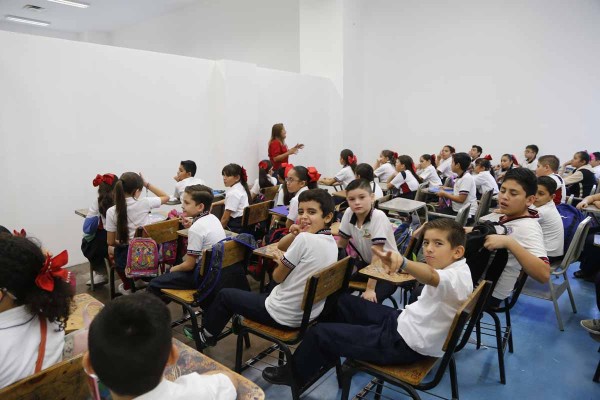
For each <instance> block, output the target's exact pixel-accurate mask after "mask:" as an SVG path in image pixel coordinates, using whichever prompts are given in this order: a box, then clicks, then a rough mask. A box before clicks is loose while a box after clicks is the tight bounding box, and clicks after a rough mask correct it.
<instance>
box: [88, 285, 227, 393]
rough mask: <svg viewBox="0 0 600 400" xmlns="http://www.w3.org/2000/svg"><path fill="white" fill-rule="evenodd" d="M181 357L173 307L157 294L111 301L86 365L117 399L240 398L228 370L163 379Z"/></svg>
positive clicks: (95, 326)
mask: <svg viewBox="0 0 600 400" xmlns="http://www.w3.org/2000/svg"><path fill="white" fill-rule="evenodd" d="M178 357H179V354H178V351H177V348H176V347H175V345H174V344H173V343H172V336H171V314H170V313H169V310H168V308H167V307H166V306H165V304H164V303H163V302H162V301H160V300H159V299H158V298H156V297H155V296H152V295H150V294H146V293H136V294H134V295H132V296H123V297H120V298H117V299H115V300H113V301H111V302H110V303H108V304H107V305H106V307H104V308H103V309H102V310H101V311H100V313H99V314H98V315H97V316H96V317H95V318H94V320H93V321H92V324H91V325H90V329H89V335H88V352H87V353H85V354H84V356H83V367H84V369H85V371H86V372H87V373H88V374H94V375H96V376H97V377H98V379H99V380H100V381H101V382H102V383H104V384H105V385H106V386H107V387H108V388H109V389H110V391H111V394H112V398H113V399H118V400H123V399H134V398H135V399H140V400H141V399H144V400H151V399H199V400H201V399H206V400H208V399H219V400H229V399H231V400H233V399H235V398H236V396H237V394H236V387H237V379H236V377H235V375H234V374H232V373H229V372H226V371H218V372H217V371H212V372H208V373H206V374H203V375H199V374H197V373H196V372H193V373H191V374H188V375H183V376H181V377H179V378H178V379H177V380H175V381H174V382H170V381H167V380H165V379H163V372H164V370H165V367H166V366H168V365H172V364H175V363H176V362H177V358H178Z"/></svg>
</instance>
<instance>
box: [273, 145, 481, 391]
mask: <svg viewBox="0 0 600 400" xmlns="http://www.w3.org/2000/svg"><path fill="white" fill-rule="evenodd" d="M465 154H466V153H465ZM467 157H468V156H467ZM423 232H424V240H423V252H424V254H425V259H426V260H427V264H424V263H420V262H415V261H411V260H408V259H406V258H404V257H403V256H402V255H400V254H398V253H394V252H391V251H388V252H385V251H381V250H380V249H378V248H375V247H374V248H373V253H374V254H375V255H377V256H379V257H380V258H381V259H382V260H383V262H384V264H385V265H386V267H387V268H389V269H390V271H391V272H395V271H398V270H400V271H404V272H408V273H409V274H411V275H412V276H414V277H415V278H416V279H417V280H418V281H419V282H421V283H423V284H425V285H426V286H425V288H424V289H423V292H422V294H421V296H419V298H418V300H417V301H416V302H414V303H412V304H409V305H408V306H406V308H405V309H404V310H396V309H393V308H391V307H386V306H383V305H381V304H374V303H371V302H369V301H362V300H361V299H359V298H357V297H355V296H350V295H344V296H342V297H340V299H339V301H338V307H337V315H336V321H335V322H332V323H319V324H317V325H316V326H314V327H312V328H311V329H309V330H308V331H307V333H306V335H305V336H304V339H303V340H302V342H301V343H300V345H299V346H298V348H297V349H296V351H295V353H294V356H293V358H292V362H293V363H294V367H295V368H294V370H295V374H296V375H295V376H294V378H295V379H296V383H297V384H298V385H299V386H300V387H302V386H303V385H304V384H306V383H307V382H309V381H310V379H311V378H313V377H314V376H315V375H316V374H317V373H318V372H319V370H320V369H321V368H323V367H325V368H330V367H333V366H334V365H335V363H336V361H338V360H339V358H340V357H348V358H353V359H358V360H362V361H367V362H372V363H376V364H379V365H395V364H411V363H414V362H417V361H419V360H422V359H425V358H427V357H442V356H443V355H444V351H443V350H442V348H443V346H444V341H445V340H446V336H447V335H448V331H449V330H450V328H451V326H452V321H453V320H454V317H455V315H456V312H457V310H458V309H459V307H460V306H461V305H462V304H463V303H464V302H465V301H466V300H467V298H468V297H469V295H470V294H471V293H472V292H473V282H472V280H471V272H470V270H469V267H468V266H467V263H466V262H465V259H464V258H463V255H464V252H465V232H464V230H463V229H462V227H461V226H460V225H458V224H457V223H456V222H455V221H453V220H450V219H447V218H444V219H438V220H435V221H430V222H428V223H427V224H426V225H425V226H424V228H423ZM286 371H287V369H286V368H282V367H267V368H265V369H264V371H263V374H262V375H263V378H264V379H265V380H267V381H268V382H271V383H274V384H282V383H284V382H285V381H286V380H287V379H288V377H287V376H286Z"/></svg>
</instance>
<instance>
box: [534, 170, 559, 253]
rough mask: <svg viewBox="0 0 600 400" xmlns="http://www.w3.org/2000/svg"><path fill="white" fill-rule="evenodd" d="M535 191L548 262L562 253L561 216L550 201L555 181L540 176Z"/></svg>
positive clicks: (535, 203) (554, 188)
mask: <svg viewBox="0 0 600 400" xmlns="http://www.w3.org/2000/svg"><path fill="white" fill-rule="evenodd" d="M537 184H538V188H537V193H536V194H535V202H534V203H533V204H534V205H535V209H536V210H537V212H538V214H539V216H540V217H539V219H538V222H539V223H540V226H541V227H542V232H543V234H544V246H545V247H546V253H547V254H548V258H549V259H550V262H552V261H554V260H556V259H561V258H562V255H563V254H564V245H565V231H564V228H563V223H562V218H561V216H560V214H559V213H558V210H557V209H556V205H555V204H554V202H553V201H552V199H553V198H554V192H556V182H554V179H552V178H551V177H549V176H540V177H539V178H538V179H537Z"/></svg>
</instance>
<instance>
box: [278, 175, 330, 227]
mask: <svg viewBox="0 0 600 400" xmlns="http://www.w3.org/2000/svg"><path fill="white" fill-rule="evenodd" d="M320 176H321V175H320V174H319V173H318V172H317V170H316V169H315V168H314V167H308V168H306V167H303V166H301V165H298V166H296V167H293V168H292V169H290V171H289V172H288V174H287V176H286V178H285V184H286V186H287V190H288V192H290V193H292V194H293V195H294V197H292V199H291V200H290V208H289V211H288V216H287V220H286V221H285V227H286V228H290V227H291V226H292V225H293V224H295V223H296V218H298V199H299V197H300V195H301V194H302V193H303V192H305V191H307V190H309V189H316V188H317V182H318V181H319V177H320Z"/></svg>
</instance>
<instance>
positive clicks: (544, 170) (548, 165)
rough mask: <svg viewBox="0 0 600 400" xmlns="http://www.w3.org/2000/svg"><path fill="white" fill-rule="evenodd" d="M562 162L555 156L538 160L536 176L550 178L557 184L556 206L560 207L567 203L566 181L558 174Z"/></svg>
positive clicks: (547, 156) (542, 157) (555, 193)
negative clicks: (561, 204)
mask: <svg viewBox="0 0 600 400" xmlns="http://www.w3.org/2000/svg"><path fill="white" fill-rule="evenodd" d="M559 168H560V160H559V159H558V157H556V156H554V155H546V156H541V157H540V158H539V159H538V163H537V169H536V170H535V174H536V175H537V176H538V177H540V176H549V177H550V178H552V179H553V180H554V182H556V192H554V204H556V205H559V204H560V203H564V202H565V201H567V189H566V186H565V180H564V179H563V178H562V177H561V176H560V175H559V174H558V169H559Z"/></svg>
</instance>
